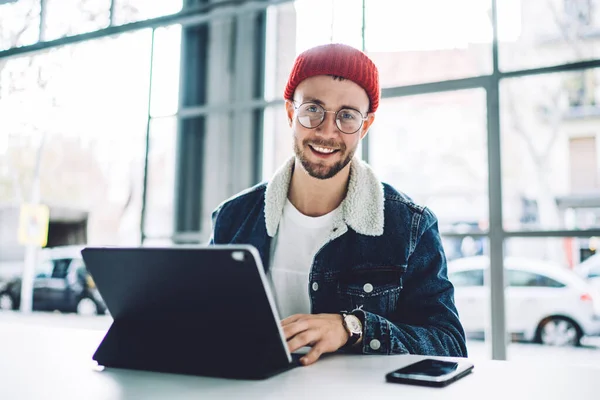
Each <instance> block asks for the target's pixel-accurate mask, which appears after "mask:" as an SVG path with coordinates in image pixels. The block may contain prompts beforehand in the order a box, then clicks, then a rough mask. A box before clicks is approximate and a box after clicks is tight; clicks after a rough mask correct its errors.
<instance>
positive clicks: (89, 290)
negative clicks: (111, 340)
mask: <svg viewBox="0 0 600 400" xmlns="http://www.w3.org/2000/svg"><path fill="white" fill-rule="evenodd" d="M50 254H53V255H54V256H59V257H58V258H54V257H50V258H48V259H45V260H42V261H41V262H40V263H39V264H38V266H37V268H36V272H35V279H34V283H33V302H32V309H33V310H35V311H55V310H58V311H62V312H75V313H78V314H82V315H93V314H98V315H102V314H105V313H106V305H105V304H104V301H103V300H102V297H101V296H100V294H99V292H98V290H97V289H96V285H95V284H94V281H93V280H92V278H91V276H90V274H89V273H88V272H87V270H86V268H85V264H84V263H83V260H82V259H81V255H80V254H79V253H75V254H74V255H73V254H71V255H70V256H68V257H67V255H68V254H65V253H64V252H63V254H57V253H56V252H55V253H50ZM20 305H21V277H16V278H13V279H11V280H9V281H8V282H6V283H5V284H4V285H3V286H1V285H0V310H17V309H19V308H20Z"/></svg>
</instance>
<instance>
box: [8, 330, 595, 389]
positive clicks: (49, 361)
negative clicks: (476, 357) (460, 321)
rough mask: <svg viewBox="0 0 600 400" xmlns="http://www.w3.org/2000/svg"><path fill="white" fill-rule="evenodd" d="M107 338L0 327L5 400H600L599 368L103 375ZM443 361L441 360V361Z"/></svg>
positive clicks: (345, 362)
mask: <svg viewBox="0 0 600 400" xmlns="http://www.w3.org/2000/svg"><path fill="white" fill-rule="evenodd" d="M103 336H104V332H102V331H92V330H79V329H65V328H50V327H43V326H34V325H28V324H19V323H0V398H2V399H11V400H17V399H36V400H37V399H41V400H45V399H61V400H67V399H77V400H79V399H88V400H96V399H98V400H99V399H110V400H119V399H199V398H202V399H206V398H219V399H221V398H225V399H229V398H235V399H237V398H240V399H241V398H243V399H282V398H285V399H295V398H310V399H329V400H333V399H338V398H346V399H348V398H354V397H355V396H357V395H358V396H361V397H362V396H364V395H368V396H369V397H368V398H369V399H380V398H389V399H411V400H414V399H444V400H449V399H461V400H468V399H502V400H507V399H510V400H515V399H544V400H553V399H557V400H558V399H570V398H573V399H577V400H584V399H594V400H598V399H600V367H598V368H596V367H585V366H568V365H561V360H559V359H556V360H539V362H538V363H517V362H511V361H478V362H474V364H475V369H474V371H473V373H471V374H470V375H468V376H466V377H464V378H462V379H460V380H459V381H457V382H454V383H453V384H451V385H450V386H447V387H445V388H429V387H419V386H411V385H403V384H393V383H387V382H385V374H386V373H387V372H389V371H392V370H394V369H397V368H400V367H402V366H405V365H407V364H409V363H411V362H414V361H417V360H419V359H422V358H423V357H421V356H413V355H397V356H381V355H368V356H367V355H345V354H339V355H337V354H336V355H330V356H329V357H326V358H324V359H322V360H320V361H319V362H317V363H316V364H314V365H312V366H308V367H298V368H295V369H293V370H290V371H287V372H284V373H282V374H280V375H277V376H275V377H273V378H270V379H267V380H264V381H238V380H227V379H216V378H207V377H199V376H188V375H175V374H161V373H153V372H144V371H134V370H121V369H109V368H107V369H103V370H102V369H99V368H98V367H97V366H96V365H95V362H94V361H93V360H92V359H91V357H92V354H93V353H94V351H95V350H96V347H97V346H98V344H99V343H100V341H101V340H102V337H103ZM438 358H439V357H438Z"/></svg>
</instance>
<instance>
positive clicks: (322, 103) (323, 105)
mask: <svg viewBox="0 0 600 400" xmlns="http://www.w3.org/2000/svg"><path fill="white" fill-rule="evenodd" d="M302 102H303V103H306V102H311V103H317V104H318V105H320V106H322V107H323V108H325V102H323V101H322V100H319V99H317V98H316V97H311V96H306V97H304V98H303V100H302ZM345 108H349V109H351V110H355V111H358V112H359V113H361V114H362V113H363V112H362V111H360V109H359V107H355V106H349V105H342V106H341V107H340V108H339V109H340V110H343V109H345Z"/></svg>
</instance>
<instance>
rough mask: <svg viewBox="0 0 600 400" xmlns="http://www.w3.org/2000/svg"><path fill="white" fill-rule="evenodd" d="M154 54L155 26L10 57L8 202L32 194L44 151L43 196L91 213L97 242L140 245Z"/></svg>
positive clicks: (2, 177)
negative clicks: (152, 42) (151, 40)
mask: <svg viewBox="0 0 600 400" xmlns="http://www.w3.org/2000/svg"><path fill="white" fill-rule="evenodd" d="M114 60H118V61H119V62H115V61H114ZM149 60H150V31H149V30H143V31H138V32H135V33H128V34H123V35H119V36H114V37H109V38H104V39H100V40H94V41H87V42H83V43H79V44H76V45H71V46H65V47H61V48H57V49H53V50H50V51H47V52H43V53H36V54H34V55H32V56H25V57H16V58H11V59H9V60H7V63H6V65H5V68H4V70H3V71H2V75H1V76H0V78H1V81H0V88H2V89H1V90H2V91H1V92H0V115H2V116H3V117H2V119H1V122H0V131H2V133H3V134H2V135H0V136H3V137H4V138H5V142H4V145H3V146H1V145H0V151H1V152H2V153H3V155H2V157H0V181H3V182H6V183H7V186H6V189H7V190H3V191H2V192H0V193H1V194H2V195H3V196H6V197H4V198H0V201H4V202H8V201H11V202H13V201H15V199H16V198H18V197H19V196H24V195H25V194H27V193H30V190H31V185H32V182H33V171H34V167H35V163H36V160H37V154H38V151H39V150H41V155H42V157H41V159H40V162H41V168H40V193H41V198H42V199H43V200H44V202H46V203H47V204H52V205H54V206H56V207H62V208H66V209H68V210H77V211H83V212H85V213H87V218H88V219H87V239H88V243H89V244H102V245H109V244H137V243H139V234H140V216H141V199H142V196H141V193H142V183H143V172H144V154H145V152H144V147H145V141H146V124H147V119H148V84H149V79H150V77H149V71H150V68H149ZM9 82H10V84H8V83H9ZM31 110H35V111H36V112H35V113H32V112H31Z"/></svg>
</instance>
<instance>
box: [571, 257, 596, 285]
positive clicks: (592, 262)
mask: <svg viewBox="0 0 600 400" xmlns="http://www.w3.org/2000/svg"><path fill="white" fill-rule="evenodd" d="M575 272H577V273H578V274H579V275H580V276H582V277H583V278H584V279H586V280H587V281H588V282H589V283H591V284H592V286H594V287H595V288H597V289H598V290H600V253H598V254H594V255H593V256H591V257H588V258H587V259H586V260H585V261H584V262H582V263H580V264H578V265H576V266H575Z"/></svg>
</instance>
